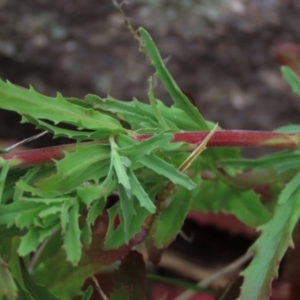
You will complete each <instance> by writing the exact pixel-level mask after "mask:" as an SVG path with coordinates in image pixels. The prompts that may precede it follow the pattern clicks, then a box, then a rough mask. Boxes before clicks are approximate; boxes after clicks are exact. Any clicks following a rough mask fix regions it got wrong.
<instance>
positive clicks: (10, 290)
mask: <svg viewBox="0 0 300 300" xmlns="http://www.w3.org/2000/svg"><path fill="white" fill-rule="evenodd" d="M2 242H3V240H2ZM2 297H4V299H7V300H14V299H17V298H18V297H17V287H16V284H15V282H14V280H13V277H12V275H11V273H10V270H9V268H8V266H7V264H6V262H5V261H3V260H2V259H1V257H0V298H1V299H2Z"/></svg>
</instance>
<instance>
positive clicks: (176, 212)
mask: <svg viewBox="0 0 300 300" xmlns="http://www.w3.org/2000/svg"><path fill="white" fill-rule="evenodd" d="M194 194H195V191H189V190H187V189H185V188H180V189H179V190H177V191H176V193H175V194H174V195H173V197H172V200H171V203H170V204H169V206H168V207H167V208H166V209H164V210H163V211H162V212H161V213H160V215H158V217H157V218H156V220H155V221H154V223H153V226H152V228H151V230H150V234H149V236H152V237H153V239H154V243H155V246H156V247H158V248H165V247H167V246H168V245H169V244H170V243H171V242H172V241H173V240H174V239H175V238H176V236H177V234H178V232H179V231H180V229H181V227H182V226H183V223H184V220H185V218H186V216H187V214H188V212H189V210H190V206H191V203H192V199H193V195H194ZM162 229H163V230H162Z"/></svg>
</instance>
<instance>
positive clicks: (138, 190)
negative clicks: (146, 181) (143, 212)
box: [128, 170, 156, 213]
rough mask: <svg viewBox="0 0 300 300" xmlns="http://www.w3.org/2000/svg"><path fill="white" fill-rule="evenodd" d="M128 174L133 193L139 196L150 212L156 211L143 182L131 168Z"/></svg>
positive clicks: (141, 202)
mask: <svg viewBox="0 0 300 300" xmlns="http://www.w3.org/2000/svg"><path fill="white" fill-rule="evenodd" d="M128 175H129V180H130V185H131V189H132V193H133V195H135V196H136V197H137V199H138V200H139V202H140V205H141V206H143V207H145V208H146V209H147V210H148V211H149V212H151V213H154V212H155V210H156V207H155V205H154V204H153V202H152V201H151V199H150V198H149V196H148V194H147V193H146V192H145V190H144V188H143V187H142V185H141V183H140V182H139V181H138V179H137V178H136V176H135V175H134V173H133V172H132V171H131V170H129V171H128Z"/></svg>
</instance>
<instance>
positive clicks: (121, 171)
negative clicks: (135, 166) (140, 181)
mask: <svg viewBox="0 0 300 300" xmlns="http://www.w3.org/2000/svg"><path fill="white" fill-rule="evenodd" d="M109 141H110V145H111V161H112V166H113V168H114V170H115V173H116V176H117V178H118V182H119V183H120V184H121V185H123V187H124V188H125V189H126V190H128V191H130V190H131V187H130V183H129V177H128V175H127V167H129V166H130V164H131V162H130V160H129V159H128V158H126V157H124V156H120V154H119V153H118V146H117V144H116V143H115V141H114V139H113V137H112V136H110V137H109Z"/></svg>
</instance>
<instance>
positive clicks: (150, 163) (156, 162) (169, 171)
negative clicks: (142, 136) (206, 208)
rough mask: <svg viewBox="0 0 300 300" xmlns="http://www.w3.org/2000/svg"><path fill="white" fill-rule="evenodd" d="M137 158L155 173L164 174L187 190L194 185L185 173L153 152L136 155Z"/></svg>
mask: <svg viewBox="0 0 300 300" xmlns="http://www.w3.org/2000/svg"><path fill="white" fill-rule="evenodd" d="M137 160H138V161H139V162H140V163H141V164H143V165H144V166H145V167H147V168H149V169H151V170H153V171H154V172H156V173H157V174H160V175H163V176H165V177H166V178H168V179H169V180H170V181H172V182H173V183H174V184H179V185H181V186H184V187H186V188H187V189H189V190H191V189H194V188H195V187H196V185H195V183H194V182H193V181H192V180H191V179H190V178H189V177H188V176H187V175H185V174H183V173H181V172H179V171H178V170H177V169H176V168H175V167H174V166H173V165H171V164H169V163H167V162H166V161H164V160H163V159H161V158H159V157H158V156H156V155H154V154H150V155H143V156H140V157H137Z"/></svg>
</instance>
